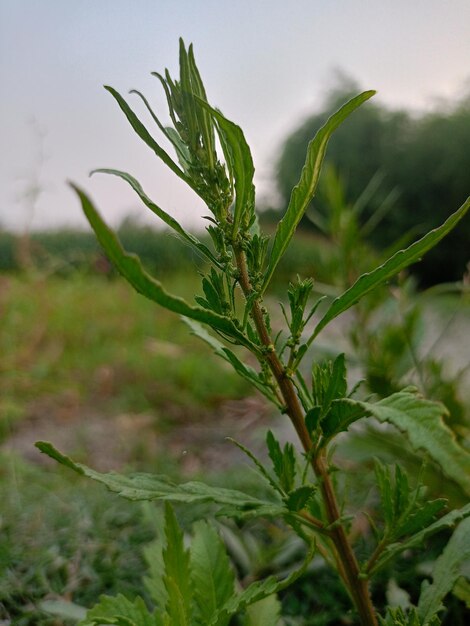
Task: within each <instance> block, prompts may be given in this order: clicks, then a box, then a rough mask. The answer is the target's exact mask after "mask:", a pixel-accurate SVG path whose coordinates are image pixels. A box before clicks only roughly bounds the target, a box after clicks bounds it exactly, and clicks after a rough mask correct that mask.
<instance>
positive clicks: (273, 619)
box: [245, 595, 281, 626]
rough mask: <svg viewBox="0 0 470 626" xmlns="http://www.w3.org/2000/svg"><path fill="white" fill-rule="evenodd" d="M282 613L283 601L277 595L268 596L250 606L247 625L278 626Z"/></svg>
mask: <svg viewBox="0 0 470 626" xmlns="http://www.w3.org/2000/svg"><path fill="white" fill-rule="evenodd" d="M280 615H281V603H280V601H279V599H278V598H277V596H276V595H272V596H268V597H267V598H264V600H259V601H258V602H256V603H255V604H252V605H251V606H249V607H248V608H247V610H246V620H245V626H268V625H269V626H277V625H278V624H279V619H280Z"/></svg>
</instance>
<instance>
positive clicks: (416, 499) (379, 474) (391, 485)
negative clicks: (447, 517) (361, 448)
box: [375, 459, 446, 543]
mask: <svg viewBox="0 0 470 626" xmlns="http://www.w3.org/2000/svg"><path fill="white" fill-rule="evenodd" d="M375 476H376V479H377V484H378V487H379V491H380V500H381V505H382V511H383V517H384V521H385V532H384V537H386V539H387V540H388V542H389V543H390V542H392V541H395V540H397V539H399V538H400V537H403V536H405V535H412V534H414V533H417V532H418V531H420V530H422V529H423V528H425V527H426V526H429V525H430V524H431V523H432V522H433V521H434V520H435V518H436V516H437V514H438V513H440V512H441V511H442V509H443V508H444V507H445V505H446V500H444V499H442V498H441V499H438V500H430V501H423V496H424V489H423V488H422V486H421V485H418V487H416V488H415V489H413V490H412V489H411V488H410V486H409V482H408V477H407V475H406V473H405V472H404V471H403V470H402V469H401V468H400V466H399V465H396V466H395V475H394V477H393V478H392V472H391V469H390V468H389V467H386V466H385V465H383V464H382V463H380V461H378V460H377V459H376V461H375Z"/></svg>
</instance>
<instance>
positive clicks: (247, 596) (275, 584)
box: [207, 546, 315, 626]
mask: <svg viewBox="0 0 470 626" xmlns="http://www.w3.org/2000/svg"><path fill="white" fill-rule="evenodd" d="M314 552H315V547H314V546H312V547H311V548H310V550H309V552H308V554H307V556H306V558H305V561H304V562H303V563H302V565H301V567H300V568H299V569H297V570H294V571H293V572H292V573H291V574H289V576H287V578H284V579H283V580H278V579H277V578H275V577H274V576H269V577H268V578H265V579H264V580H262V581H256V582H254V583H252V584H251V585H249V586H248V587H247V588H246V589H244V591H242V593H240V594H239V595H237V596H232V598H230V600H228V602H226V603H225V606H224V607H223V609H222V610H221V611H220V613H219V616H220V617H222V616H223V617H230V616H232V615H234V614H235V613H237V612H238V611H242V610H243V609H246V608H247V607H248V606H250V605H252V604H254V603H255V602H259V601H261V600H263V599H264V598H267V597H268V596H272V595H274V594H277V593H278V592H279V591H283V590H284V589H287V587H289V586H290V585H292V584H293V583H294V582H295V581H296V580H297V579H298V578H300V577H301V576H302V575H303V574H304V573H305V570H306V569H307V567H308V565H309V563H310V561H311V560H312V558H313V555H314ZM220 617H219V619H220ZM216 624H218V622H217V621H215V620H213V621H212V622H210V623H209V624H207V626H216Z"/></svg>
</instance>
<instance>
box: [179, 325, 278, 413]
mask: <svg viewBox="0 0 470 626" xmlns="http://www.w3.org/2000/svg"><path fill="white" fill-rule="evenodd" d="M183 321H184V322H185V323H186V324H187V325H188V326H189V328H190V329H191V331H192V333H193V334H194V335H195V336H196V337H199V339H202V340H203V341H204V342H205V343H207V344H208V345H209V346H210V347H211V348H212V349H213V350H214V352H215V354H217V356H220V357H221V358H222V359H224V361H227V363H230V365H231V366H232V367H233V369H234V370H235V371H236V372H237V374H239V375H240V376H241V377H242V378H244V379H245V380H247V381H248V382H249V383H251V384H252V385H253V386H254V387H256V389H258V391H260V392H261V393H262V394H263V395H264V396H265V397H266V398H268V399H269V400H270V401H271V402H273V403H274V404H275V405H276V406H277V407H280V406H281V404H280V402H279V400H278V399H277V398H276V396H275V395H274V393H273V391H272V389H271V388H270V387H268V386H267V385H266V384H265V383H264V382H263V381H262V380H261V379H260V377H259V376H258V373H257V372H256V371H255V370H254V369H253V368H252V367H250V366H249V365H247V364H246V363H243V361H241V360H240V359H239V358H238V357H237V355H236V354H235V353H234V352H233V351H232V350H230V349H229V348H227V347H226V346H224V345H223V343H221V342H220V341H219V340H218V339H216V338H215V337H213V336H212V335H211V334H210V333H208V332H207V330H206V329H205V328H204V327H203V326H201V324H199V323H198V322H195V321H193V320H191V319H187V318H185V319H184V320H183Z"/></svg>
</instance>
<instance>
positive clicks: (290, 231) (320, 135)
mask: <svg viewBox="0 0 470 626" xmlns="http://www.w3.org/2000/svg"><path fill="white" fill-rule="evenodd" d="M374 94H375V91H365V92H364V93H361V94H360V95H358V96H356V97H355V98H353V99H352V100H350V101H349V102H347V103H346V104H345V105H344V106H342V107H341V108H340V109H339V111H337V112H336V113H335V114H334V115H332V116H331V117H330V118H329V119H328V121H327V122H326V124H325V125H324V126H323V127H322V128H320V130H319V131H318V132H317V134H316V135H315V137H314V138H313V139H312V141H311V142H310V143H309V145H308V149H307V157H306V160H305V165H304V167H303V169H302V173H301V175H300V180H299V182H298V184H297V185H296V186H295V187H294V189H293V190H292V195H291V197H290V201H289V205H288V207H287V210H286V213H285V215H284V217H283V218H282V220H281V221H280V222H279V224H278V227H277V229H276V235H275V237H274V243H273V247H272V250H271V255H270V259H269V264H268V268H267V270H266V274H265V277H264V282H263V286H262V288H261V294H263V293H264V292H265V291H266V288H267V286H268V284H269V282H270V280H271V278H272V275H273V273H274V270H275V269H276V267H277V264H278V263H279V261H280V260H281V258H282V256H283V254H284V252H285V251H286V249H287V247H288V245H289V243H290V241H291V239H292V237H293V235H294V233H295V230H296V228H297V226H298V224H299V222H300V220H301V219H302V217H303V215H304V213H305V211H306V209H307V207H308V205H309V204H310V202H311V201H312V198H313V196H314V195H315V190H316V187H317V184H318V179H319V177H320V171H321V166H322V163H323V158H324V156H325V152H326V147H327V144H328V141H329V139H330V137H331V135H332V133H333V132H334V131H335V130H336V129H337V128H338V126H339V125H340V124H341V123H342V122H343V121H344V120H345V119H346V118H347V117H348V115H350V114H351V113H352V112H353V111H354V110H355V109H357V108H358V107H359V106H360V105H361V104H362V103H363V102H365V101H366V100H368V99H369V98H371V97H372V96H373V95H374Z"/></svg>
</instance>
